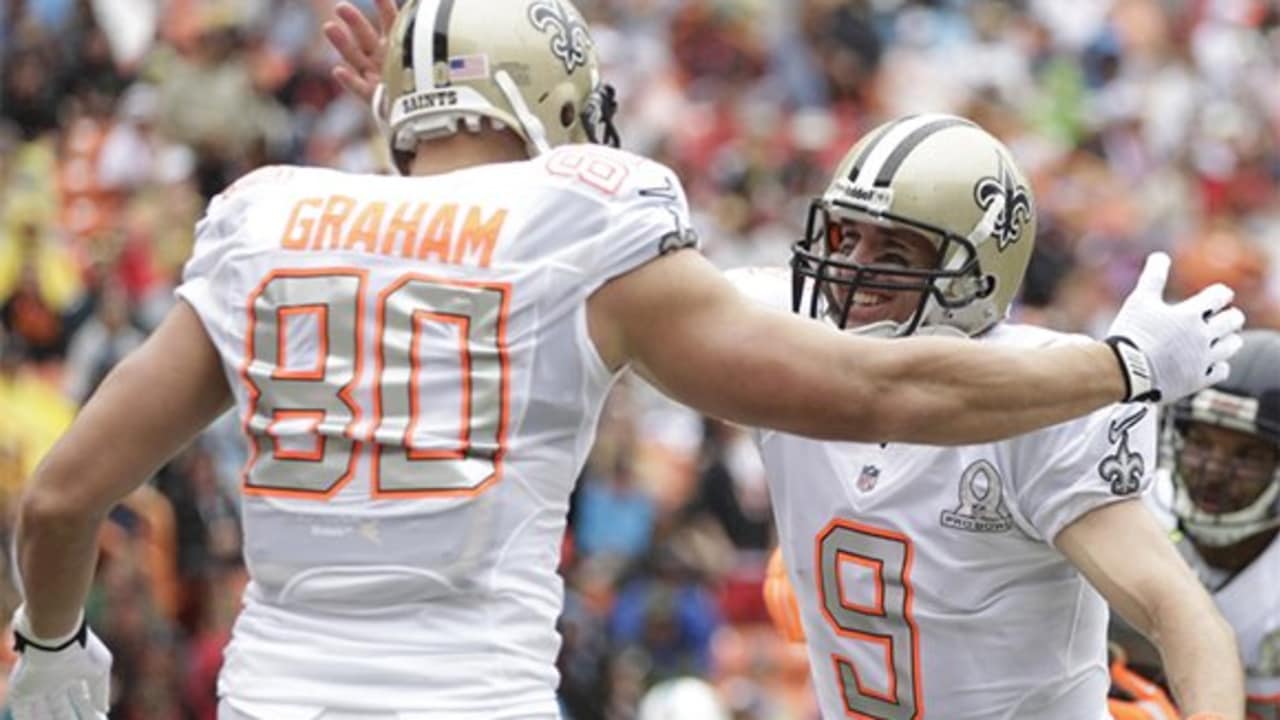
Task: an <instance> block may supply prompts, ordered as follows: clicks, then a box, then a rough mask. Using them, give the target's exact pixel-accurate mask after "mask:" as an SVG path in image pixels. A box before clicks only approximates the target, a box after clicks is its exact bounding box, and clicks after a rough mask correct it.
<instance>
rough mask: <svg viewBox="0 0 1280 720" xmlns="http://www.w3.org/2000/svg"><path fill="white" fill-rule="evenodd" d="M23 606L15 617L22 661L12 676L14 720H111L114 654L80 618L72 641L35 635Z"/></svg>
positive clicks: (16, 634) (16, 639) (11, 707)
mask: <svg viewBox="0 0 1280 720" xmlns="http://www.w3.org/2000/svg"><path fill="white" fill-rule="evenodd" d="M30 625H31V624H30V621H28V620H27V614H26V612H25V610H24V609H23V608H22V607H19V608H18V611H17V612H15V613H14V614H13V636H14V640H15V642H14V649H15V650H17V651H18V662H17V664H15V665H14V666H13V671H12V672H11V673H10V674H9V709H10V710H11V711H12V712H13V718H14V720H64V719H65V720H107V710H108V705H109V703H110V699H109V695H110V678H111V651H109V650H107V646H106V645H103V644H102V641H101V640H99V639H98V637H97V636H96V635H94V634H93V631H91V630H89V626H88V624H86V623H85V622H84V619H83V618H82V619H81V620H80V628H79V629H78V630H76V632H75V633H73V634H72V635H71V636H69V637H63V638H57V639H55V640H42V639H39V638H36V637H35V636H34V635H33V634H32V633H31V627H30Z"/></svg>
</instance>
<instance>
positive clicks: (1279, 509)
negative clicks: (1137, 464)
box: [1114, 330, 1280, 720]
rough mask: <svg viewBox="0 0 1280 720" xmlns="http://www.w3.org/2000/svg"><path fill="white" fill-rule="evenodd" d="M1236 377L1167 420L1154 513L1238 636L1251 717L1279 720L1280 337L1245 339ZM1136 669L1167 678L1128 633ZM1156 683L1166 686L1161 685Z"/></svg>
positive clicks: (1263, 334)
mask: <svg viewBox="0 0 1280 720" xmlns="http://www.w3.org/2000/svg"><path fill="white" fill-rule="evenodd" d="M1242 337H1243V339H1244V347H1243V348H1241V350H1240V353H1239V354H1238V355H1237V356H1236V357H1235V359H1233V361H1232V367H1231V375H1230V376H1229V377H1228V378H1227V379H1226V380H1224V381H1222V382H1220V383H1218V384H1217V385H1215V386H1213V387H1212V388H1209V389H1206V390H1202V391H1200V392H1198V393H1196V394H1194V395H1192V396H1190V397H1188V398H1184V399H1183V400H1181V401H1179V402H1178V403H1176V404H1174V405H1172V406H1171V407H1169V408H1166V410H1165V421H1164V430H1163V433H1162V435H1161V447H1160V469H1159V472H1158V473H1157V477H1156V484H1155V487H1154V489H1153V491H1152V492H1151V493H1150V494H1149V495H1148V496H1147V500H1148V504H1149V505H1150V506H1151V507H1152V508H1153V510H1155V511H1156V513H1157V514H1158V515H1159V516H1161V517H1162V518H1165V519H1167V521H1168V524H1169V526H1170V528H1171V530H1172V531H1173V537H1174V539H1175V542H1176V543H1177V548H1178V551H1179V552H1180V553H1181V554H1182V556H1183V557H1184V558H1185V559H1186V561H1187V562H1188V563H1189V564H1190V565H1191V568H1192V569H1193V570H1194V571H1195V573H1196V575H1197V576H1199V578H1200V581H1201V582H1202V583H1204V586H1205V587H1206V588H1207V589H1208V591H1209V592H1210V593H1211V594H1212V596H1213V600H1214V602H1215V603H1216V604H1217V606H1218V609H1219V610H1220V611H1221V612H1222V614H1223V616H1224V617H1225V618H1226V620H1227V622H1228V623H1229V624H1230V625H1231V627H1232V629H1233V630H1234V631H1235V636H1236V643H1237V644H1238V645H1239V647H1240V654H1241V658H1242V659H1243V662H1244V666H1245V671H1246V676H1245V690H1246V692H1247V705H1248V716H1249V717H1250V718H1251V719H1254V718H1256V719H1257V720H1277V718H1280V542H1277V541H1276V537H1277V535H1278V534H1280V333H1277V332H1275V331H1273V330H1249V331H1246V332H1244V333H1243V334H1242ZM1114 630H1115V637H1116V639H1117V641H1118V642H1119V643H1120V644H1121V645H1122V646H1124V647H1125V650H1126V651H1127V652H1128V653H1129V654H1131V655H1133V656H1134V657H1135V661H1134V665H1135V666H1136V667H1139V668H1140V669H1142V670H1144V671H1147V672H1149V673H1151V674H1153V675H1162V674H1163V673H1161V672H1160V670H1159V668H1158V667H1156V665H1158V660H1157V659H1156V658H1154V657H1153V656H1152V655H1153V654H1152V653H1151V652H1150V648H1149V647H1146V646H1145V643H1143V642H1141V640H1140V639H1139V638H1134V637H1132V633H1130V632H1128V630H1129V629H1128V628H1125V627H1123V626H1117V627H1115V628H1114ZM1156 679H1160V678H1156Z"/></svg>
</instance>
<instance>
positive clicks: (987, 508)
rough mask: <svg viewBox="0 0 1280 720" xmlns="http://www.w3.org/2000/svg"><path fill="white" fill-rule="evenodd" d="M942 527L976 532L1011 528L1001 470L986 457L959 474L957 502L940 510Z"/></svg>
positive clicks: (1011, 521)
mask: <svg viewBox="0 0 1280 720" xmlns="http://www.w3.org/2000/svg"><path fill="white" fill-rule="evenodd" d="M941 522H942V527H945V528H951V529H952V530H965V531H967V532H976V533H1002V532H1006V531H1008V530H1009V529H1010V528H1012V527H1013V516H1012V515H1010V514H1009V508H1008V507H1007V506H1006V505H1005V503H1004V485H1003V483H1001V482H1000V473H999V472H997V471H996V468H995V466H994V465H992V464H991V463H990V462H988V461H986V460H978V461H977V462H975V463H973V464H972V465H970V466H969V467H968V468H966V469H965V471H964V474H963V475H961V476H960V504H959V505H958V506H957V507H956V509H954V510H943V511H942V518H941Z"/></svg>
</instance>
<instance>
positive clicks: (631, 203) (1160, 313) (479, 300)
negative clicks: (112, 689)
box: [9, 0, 1243, 720]
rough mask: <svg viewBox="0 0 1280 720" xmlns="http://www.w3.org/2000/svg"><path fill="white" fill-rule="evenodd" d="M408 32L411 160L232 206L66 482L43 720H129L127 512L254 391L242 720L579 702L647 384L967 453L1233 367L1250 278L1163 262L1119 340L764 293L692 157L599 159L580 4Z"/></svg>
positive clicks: (56, 539) (603, 102) (90, 420)
mask: <svg viewBox="0 0 1280 720" xmlns="http://www.w3.org/2000/svg"><path fill="white" fill-rule="evenodd" d="M389 33H390V34H389V38H390V42H389V43H388V44H387V46H386V47H387V52H386V53H385V59H384V64H383V70H382V75H381V77H382V85H381V91H380V92H379V93H378V94H377V100H376V102H375V106H376V108H377V111H378V114H379V117H380V118H381V120H382V121H383V125H384V131H385V136H386V139H387V141H388V143H389V146H390V149H391V150H392V152H393V155H394V158H395V161H396V165H397V168H398V169H399V170H400V172H401V173H403V174H404V175H405V176H406V177H382V176H356V175H348V174H343V173H338V172H333V171H328V170H319V169H308V168H297V167H280V168H267V169H263V170H259V171H256V172H254V173H252V174H250V175H249V176H247V177H246V178H243V179H242V180H240V181H239V182H238V183H236V184H235V185H234V186H232V187H231V188H229V189H228V190H227V191H226V192H224V193H223V194H222V195H221V196H220V197H218V198H217V199H215V200H214V201H213V202H212V203H211V205H210V207H209V209H208V212H207V215H206V217H205V218H204V219H203V221H202V222H201V223H200V225H199V227H198V229H197V241H196V248H195V251H194V255H193V257H192V259H191V261H190V262H189V264H188V265H187V267H186V270H185V273H184V281H183V284H182V285H181V287H180V288H179V289H178V297H179V299H180V302H178V303H177V305H176V307H175V309H174V310H173V311H172V313H171V314H170V315H169V317H168V318H167V319H166V320H165V322H164V323H163V324H162V325H161V327H160V328H159V329H158V330H157V331H156V332H155V334H154V335H153V336H152V337H151V338H150V339H149V340H148V342H147V343H146V344H145V345H144V346H143V347H142V348H140V349H139V351H138V352H136V353H135V354H133V355H132V356H130V357H129V358H128V359H126V360H125V361H124V362H123V363H122V364H121V365H120V366H119V367H118V368H116V370H115V371H114V372H113V373H112V374H111V376H110V377H109V378H108V379H107V380H106V381H105V382H104V383H103V385H102V387H101V388H100V389H99V391H98V392H97V393H96V394H95V395H94V397H93V398H92V399H91V400H90V401H89V403H88V404H87V405H86V407H85V408H84V409H83V411H82V412H81V413H80V415H79V417H78V418H77V420H76V422H75V423H74V424H73V426H72V428H71V429H70V430H69V431H68V433H67V435H66V436H65V437H64V438H63V439H62V440H61V441H60V442H59V443H58V444H57V445H56V447H55V448H54V449H53V450H52V451H51V452H50V454H49V456H48V457H47V458H46V459H45V461H44V462H43V463H42V464H41V466H40V469H39V470H38V471H37V473H36V475H35V477H34V478H33V480H32V482H31V484H30V487H29V488H28V490H27V493H26V494H25V496H24V498H23V500H22V503H21V508H20V519H19V524H20V530H19V535H18V539H17V546H18V551H17V552H18V563H19V567H20V572H21V579H22V584H23V590H24V597H25V605H24V606H23V607H22V608H19V610H18V611H17V613H16V614H15V618H14V623H13V626H14V630H15V632H16V634H17V636H18V637H19V647H20V651H21V657H20V659H19V661H18V663H17V664H16V666H15V668H14V670H13V673H12V681H11V683H10V686H9V689H10V695H9V700H10V702H11V704H12V707H13V710H14V712H15V715H16V716H17V718H18V720H26V719H28V718H49V717H63V716H72V715H74V716H77V717H102V715H103V713H104V712H105V711H106V705H107V697H108V693H107V687H106V679H107V673H108V667H109V663H110V659H109V654H108V653H107V651H106V649H105V648H104V647H103V646H102V644H101V643H100V642H98V641H97V640H96V638H94V636H93V635H92V633H90V632H89V631H88V629H87V628H86V627H85V623H84V620H83V612H82V609H81V608H82V605H83V600H84V597H85V593H86V591H87V589H88V586H89V583H90V580H91V577H92V569H93V564H94V558H95V556H96V543H95V539H96V537H97V531H98V528H99V525H100V522H101V519H102V518H103V516H104V515H105V514H106V513H107V511H108V510H109V508H110V507H111V505H112V504H113V503H114V502H116V501H117V500H118V499H119V498H121V497H123V496H124V495H125V494H127V493H128V492H129V491H130V490H132V489H133V488H134V487H136V486H137V485H138V484H139V483H140V482H142V481H143V480H144V479H145V478H146V477H148V476H149V475H150V474H152V473H153V472H154V471H155V469H156V468H157V467H158V466H159V464H160V463H162V462H163V461H164V460H165V459H166V458H168V457H169V456H170V455H172V454H173V453H174V452H175V451H176V450H177V449H178V448H179V447H181V446H182V445H183V444H185V443H186V442H188V441H189V440H190V439H191V438H192V437H193V436H194V435H195V434H196V433H197V432H199V430H200V429H201V428H203V427H204V426H205V425H206V424H207V423H208V422H209V421H210V420H212V419H213V418H214V417H215V416H217V415H219V414H220V413H221V412H223V411H224V410H225V409H227V408H228V407H229V406H231V405H233V404H234V406H235V408H236V409H237V411H238V413H239V415H240V417H241V418H242V419H243V428H244V432H245V434H246V437H247V442H248V445H249V448H250V460H249V462H248V464H247V466H246V467H245V470H244V473H243V480H242V488H243V496H244V500H243V506H242V512H243V515H244V527H245V534H246V538H245V554H246V561H247V564H248V569H249V574H250V578H251V581H250V584H249V586H248V588H247V590H246V592H245V597H244V607H243V609H242V612H241V614H240V616H239V618H238V620H237V622H236V625H235V628H234V632H233V637H232V639H231V642H230V645H229V647H228V648H227V650H226V653H225V664H224V667H223V670H222V675H221V679H220V684H219V693H220V695H221V698H222V704H221V706H220V714H221V716H222V717H223V718H224V719H229V718H262V719H269V720H292V719H293V718H303V719H307V720H310V719H312V718H327V719H330V720H332V719H334V718H340V717H341V718H361V719H362V720H370V719H373V718H399V719H400V720H409V719H416V718H464V717H465V718H478V717H483V718H517V717H518V718H550V717H555V716H556V715H557V706H556V699H555V689H556V682H557V677H556V671H555V664H554V660H555V656H556V651H557V648H558V644H559V639H558V637H557V636H556V633H555V620H556V615H557V614H558V612H559V610H560V606H561V600H562V586H561V581H560V578H559V577H558V576H557V575H556V572H555V569H556V566H557V562H558V555H559V548H560V542H561V536H562V534H563V530H564V525H565V513H566V510H567V505H568V498H569V494H570V491H571V489H572V484H573V481H574V478H576V477H577V475H578V472H579V470H580V469H581V466H582V463H583V460H584V458H585V456H586V453H587V451H588V449H589V447H590V445H591V441H592V437H593V434H594V428H595V424H596V420H597V417H598V415H599V411H600V406H601V403H602V401H603V399H604V396H605V394H606V392H607V391H608V388H609V387H610V384H611V383H612V382H613V380H614V379H615V378H616V377H617V375H618V374H619V373H620V372H621V371H622V370H623V369H625V368H627V367H631V368H634V369H636V370H637V371H638V372H640V373H642V374H643V375H644V376H646V377H648V378H650V379H651V380H652V381H653V382H655V383H656V384H658V385H659V386H661V387H662V388H664V389H665V390H666V391H667V392H669V393H670V394H671V395H672V396H673V397H675V398H677V399H680V400H682V401H684V402H686V403H687V404H689V405H691V406H693V407H695V408H698V409H700V410H702V411H704V412H707V413H710V414H714V415H718V416H721V417H725V418H728V419H731V420H734V421H737V422H741V423H747V424H752V425H756V426H762V427H774V428H778V429H780V430H785V431H788V432H795V433H806V434H812V435H817V436H821V437H828V438H842V439H846V440H862V441H871V440H876V441H895V442H897V441H903V440H914V441H927V442H939V443H946V442H952V443H954V442H977V441H981V440H989V439H993V438H997V437H1001V436H1005V435H1009V434H1012V433H1016V432H1025V431H1028V430H1031V429H1034V428H1037V427H1043V426H1046V425H1050V424H1053V423H1057V422H1062V421H1065V420H1067V419H1069V418H1071V417H1074V416H1078V415H1080V414H1082V413H1085V412H1089V411H1091V410H1094V409H1097V408H1099V407H1103V406H1106V405H1108V404H1109V403H1113V402H1117V401H1120V400H1124V399H1128V400H1139V399H1143V398H1149V397H1153V396H1158V395H1161V394H1163V395H1165V396H1168V397H1177V396H1181V395H1184V394H1186V393H1189V392H1192V391H1195V390H1198V389H1200V388H1202V387H1204V386H1205V385H1206V384H1207V383H1209V382H1212V381H1214V380H1215V379H1219V378H1220V377H1225V375H1226V372H1227V371H1228V370H1229V368H1228V366H1227V364H1226V362H1225V361H1226V359H1227V358H1228V357H1229V356H1230V355H1231V353H1232V352H1234V350H1235V348H1236V346H1237V345H1238V342H1239V337H1238V335H1237V334H1236V330H1237V329H1238V327H1239V325H1240V324H1241V323H1242V321H1243V318H1242V316H1241V314H1240V313H1239V311H1238V310H1235V309H1226V306H1227V305H1228V304H1229V302H1230V297H1231V292H1230V290H1228V289H1227V288H1225V287H1221V286H1219V287H1215V288H1213V289H1211V290H1209V291H1207V292H1206V293H1204V294H1203V295H1201V296H1198V297H1197V298H1194V299H1192V300H1190V301H1186V302H1183V303H1179V304H1176V305H1169V304H1166V303H1165V302H1164V301H1163V299H1162V298H1161V295H1162V291H1163V277H1162V273H1163V271H1164V270H1166V269H1167V260H1166V261H1164V262H1162V261H1161V260H1160V259H1157V260H1156V261H1154V262H1153V264H1152V268H1153V270H1152V272H1151V273H1149V274H1148V276H1147V277H1146V278H1145V279H1144V281H1143V282H1142V283H1141V284H1140V286H1139V287H1138V288H1137V289H1136V290H1135V292H1134V294H1133V295H1132V296H1131V298H1130V302H1129V304H1128V306H1127V307H1126V309H1125V311H1124V312H1122V313H1121V315H1120V317H1118V318H1117V320H1116V324H1115V326H1114V327H1113V331H1114V332H1113V335H1114V337H1113V338H1112V339H1111V342H1110V343H1109V344H1104V343H1094V342H1090V343H1081V344H1077V345H1071V346H1066V347H1057V348H1045V349H1024V348H1015V347H988V346H984V345H980V344H977V343H970V342H968V341H964V340H956V339H920V340H907V341H895V342H884V341H880V340H873V339H866V338H859V337H856V336H853V335H850V334H846V333H840V332H836V331H833V330H832V329H831V328H828V327H824V326H822V325H821V324H819V323H814V322H810V321H808V320H805V319H801V318H797V317H795V316H794V315H793V314H790V313H784V312H775V311H772V310H769V309H767V308H762V307H759V306H758V305H756V304H754V303H752V302H750V301H749V300H747V299H746V298H744V297H743V296H742V295H741V294H739V293H738V292H737V291H735V290H734V288H733V286H732V285H730V284H729V283H728V282H727V281H726V280H725V279H724V277H723V276H722V275H720V274H719V273H718V272H716V271H715V270H714V269H713V268H712V267H711V266H710V264H709V263H707V261H706V260H704V259H703V258H702V256H701V255H700V254H698V253H697V252H695V251H694V250H693V248H694V247H695V246H696V243H697V238H696V235H695V234H694V233H693V232H692V230H690V228H689V221H688V209H687V207H686V203H685V198H684V193H683V190H682V188H681V185H680V182H679V181H678V179H676V178H675V176H674V175H673V174H672V173H671V172H670V171H669V170H668V169H666V168H664V167H662V166H660V165H657V164H655V163H652V162H649V161H647V160H644V159H643V158H639V157H636V156H633V155H630V154H627V153H624V152H621V151H618V150H614V149H611V148H609V147H604V146H601V145H593V144H585V143H587V142H588V141H593V140H599V141H602V142H606V143H607V142H611V141H616V139H617V137H616V133H615V132H613V125H612V115H613V109H614V99H613V96H612V92H611V91H610V90H609V89H608V88H607V87H606V86H604V85H602V84H601V83H600V79H599V77H598V70H597V63H596V58H595V54H594V50H593V47H592V44H591V39H590V35H589V33H588V32H587V29H586V27H585V25H584V23H583V21H582V19H581V17H580V16H579V14H578V13H577V11H576V10H575V9H574V8H573V7H572V6H571V5H570V4H569V3H568V2H565V1H564V0H485V2H454V0H411V2H409V3H408V4H406V6H405V7H404V8H403V9H402V10H401V12H400V14H399V16H398V17H397V19H396V21H395V24H394V25H393V26H392V27H391V28H390V30H389ZM580 143H583V144H580ZM993 368H999V371H998V372H997V371H994V370H993ZM1127 408H1128V410H1129V412H1131V413H1134V414H1135V416H1136V414H1140V413H1143V412H1145V411H1146V406H1145V405H1141V404H1133V405H1129V406H1127ZM1117 482H1121V483H1125V482H1128V480H1127V476H1125V477H1124V478H1121V479H1119V480H1117Z"/></svg>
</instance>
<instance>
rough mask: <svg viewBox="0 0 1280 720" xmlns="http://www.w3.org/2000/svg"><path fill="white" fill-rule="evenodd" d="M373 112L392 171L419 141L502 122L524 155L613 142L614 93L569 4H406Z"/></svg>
mask: <svg viewBox="0 0 1280 720" xmlns="http://www.w3.org/2000/svg"><path fill="white" fill-rule="evenodd" d="M373 105H374V108H373V109H374V114H375V115H376V116H377V117H378V118H379V120H380V123H381V125H382V129H383V131H384V133H385V135H386V137H387V140H388V142H389V143H390V144H391V151H392V156H393V157H394V158H395V160H396V165H397V167H398V168H399V169H400V171H401V172H404V171H405V167H406V164H407V161H408V159H409V158H410V157H411V156H412V153H413V151H414V149H415V148H416V147H417V145H418V143H420V142H422V141H424V140H430V139H432V138H436V137H441V136H443V135H449V134H452V133H455V132H457V131H458V130H459V125H460V124H462V125H463V126H464V127H465V128H467V129H470V130H479V128H480V126H481V122H482V121H485V120H487V122H488V123H489V125H490V126H491V127H494V128H497V129H506V128H509V129H511V130H512V131H514V132H515V133H516V134H517V135H519V136H520V138H521V139H523V140H524V142H525V144H526V145H527V146H528V148H529V154H530V155H531V156H535V155H539V154H541V153H544V152H546V151H548V150H550V149H551V148H553V147H556V146H559V145H564V144H566V143H575V142H600V143H606V144H610V145H613V146H615V147H616V146H617V145H618V133H617V130H616V129H615V128H614V125H613V116H614V113H615V112H616V109H617V102H616V100H615V95H614V90H613V88H612V87H611V86H609V85H604V84H602V83H601V82H600V70H599V63H598V62H597V60H596V52H595V45H594V43H593V42H592V40H591V35H590V33H589V32H588V30H587V25H586V23H585V21H583V19H582V16H581V15H580V14H579V13H578V10H577V9H576V8H575V7H574V6H573V5H572V4H571V3H570V2H568V0H484V2H474V1H469V2H455V0H409V1H408V2H407V3H406V4H405V6H404V7H403V8H401V10H400V13H399V15H397V16H396V22H395V24H393V25H392V27H391V31H390V33H389V43H388V47H387V56H386V59H385V61H384V63H383V68H382V84H381V85H380V86H379V88H378V91H377V92H376V93H375V95H374V98H373Z"/></svg>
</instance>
